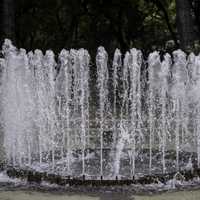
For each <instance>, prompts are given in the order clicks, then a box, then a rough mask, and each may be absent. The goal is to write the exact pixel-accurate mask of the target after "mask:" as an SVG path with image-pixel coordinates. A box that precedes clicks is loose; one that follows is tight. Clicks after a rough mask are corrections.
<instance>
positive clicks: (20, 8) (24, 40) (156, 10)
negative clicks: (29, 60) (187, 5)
mask: <svg viewBox="0 0 200 200" xmlns="http://www.w3.org/2000/svg"><path fill="white" fill-rule="evenodd" d="M158 2H160V3H161V5H162V8H161V7H160V4H159V3H158ZM16 6H17V8H16V37H17V39H16V41H17V43H18V45H19V46H22V47H25V48H27V49H34V48H41V49H48V48H53V50H55V51H59V50H60V49H61V48H67V49H69V48H73V47H74V48H79V47H84V48H87V49H89V50H90V52H91V53H92V54H95V52H96V48H97V47H98V46H99V45H103V46H105V47H106V49H107V50H108V51H109V52H113V51H114V49H115V48H117V47H118V48H121V49H122V51H125V50H127V49H128V48H131V47H137V48H142V49H144V50H145V49H146V50H147V49H152V48H153V46H156V48H159V49H162V48H164V46H163V45H164V44H165V42H166V41H167V40H170V39H174V38H173V32H175V1H174V0H160V1H156V0H109V1H108V0H40V1H38V0H31V1H26V0H16ZM164 12H165V13H164ZM166 14H167V17H168V19H166ZM166 20H168V23H169V24H167V21H166ZM169 25H170V26H171V30H169Z"/></svg>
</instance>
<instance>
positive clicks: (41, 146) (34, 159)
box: [0, 40, 200, 179]
mask: <svg viewBox="0 0 200 200" xmlns="http://www.w3.org/2000/svg"><path fill="white" fill-rule="evenodd" d="M2 53H3V58H1V59H0V66H1V71H2V74H1V80H0V81H1V88H0V89H1V102H0V103H1V107H0V108H1V119H2V127H3V133H4V148H5V154H6V163H7V165H11V166H13V167H15V168H21V169H27V168H28V169H31V170H36V171H41V172H48V173H54V174H59V175H62V176H68V175H70V176H73V177H80V176H84V177H85V178H87V179H90V178H93V179H103V178H105V179H115V178H116V177H118V178H121V179H132V177H133V176H134V177H136V176H140V175H141V174H143V175H144V174H155V173H161V174H162V173H163V174H165V173H167V172H172V171H173V172H177V171H179V170H181V169H185V168H187V166H188V163H191V162H192V163H194V164H195V162H196V163H197V165H198V166H200V134H199V129H200V127H199V121H200V109H199V105H200V98H199V95H198V93H199V92H198V90H199V89H200V84H199V80H200V79H199V69H200V58H199V56H195V55H194V54H191V55H190V56H189V57H188V58H186V54H185V53H184V52H182V51H181V50H177V51H174V52H173V55H172V56H170V55H169V54H165V55H164V57H163V59H161V57H160V55H159V52H156V51H155V52H153V53H151V54H150V55H149V57H148V60H147V61H146V60H144V59H143V56H142V53H141V51H139V50H137V49H134V48H133V49H131V50H130V51H128V52H127V53H126V54H125V57H124V59H122V54H121V52H120V50H118V49H117V50H116V51H115V54H114V59H113V63H112V66H110V63H109V62H108V54H107V52H106V51H105V49H104V48H103V47H99V48H98V50H97V56H96V69H97V80H95V81H93V82H92V84H91V78H90V69H91V67H94V66H92V65H91V66H90V56H89V53H88V52H87V50H85V49H79V50H74V49H71V50H70V51H67V50H65V49H63V50H62V51H61V53H60V54H59V55H58V61H57V62H56V61H55V56H54V53H53V52H52V51H50V50H48V51H46V53H45V54H44V55H43V53H42V52H41V51H40V50H35V51H34V52H29V53H26V51H25V50H24V49H17V48H16V47H14V46H13V45H12V43H11V41H10V40H5V42H4V45H3V47H2ZM146 66H147V73H145V67H146ZM94 88H95V89H94ZM91 91H95V92H96V94H95V96H93V93H92V92H91ZM94 101H95V104H94ZM92 103H93V105H95V109H94V108H91V107H90V106H91V104H92ZM94 116H95V117H94ZM171 154H173V155H171ZM170 155H171V156H170Z"/></svg>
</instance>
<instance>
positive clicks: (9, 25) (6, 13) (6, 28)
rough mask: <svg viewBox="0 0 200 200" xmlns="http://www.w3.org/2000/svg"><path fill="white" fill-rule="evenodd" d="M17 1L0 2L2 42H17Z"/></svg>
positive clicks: (1, 0) (0, 38)
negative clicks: (6, 39) (7, 39)
mask: <svg viewBox="0 0 200 200" xmlns="http://www.w3.org/2000/svg"><path fill="white" fill-rule="evenodd" d="M14 2H15V0H0V40H1V41H2V40H3V39H4V38H9V39H11V40H12V41H15V5H14Z"/></svg>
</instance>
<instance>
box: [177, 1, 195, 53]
mask: <svg viewBox="0 0 200 200" xmlns="http://www.w3.org/2000/svg"><path fill="white" fill-rule="evenodd" d="M189 1H190V0H176V19H177V29H178V34H179V38H180V47H181V48H182V49H184V50H186V49H187V48H188V47H190V46H191V45H192V44H193V41H194V39H195V31H194V21H193V18H192V9H191V4H190V2H189Z"/></svg>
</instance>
